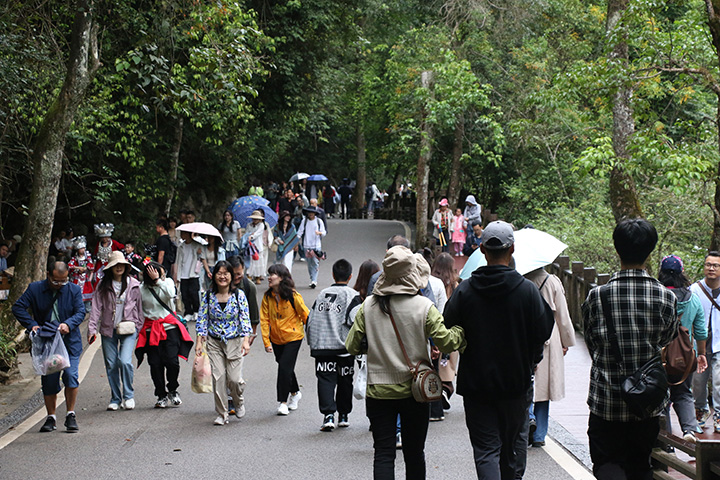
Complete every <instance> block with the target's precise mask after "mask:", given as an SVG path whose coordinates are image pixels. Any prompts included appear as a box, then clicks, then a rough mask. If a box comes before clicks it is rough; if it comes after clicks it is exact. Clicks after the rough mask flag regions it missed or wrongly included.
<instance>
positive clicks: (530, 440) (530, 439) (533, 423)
mask: <svg viewBox="0 0 720 480" xmlns="http://www.w3.org/2000/svg"><path fill="white" fill-rule="evenodd" d="M535 430H537V422H536V421H535V419H534V418H531V419H530V428H529V431H528V445H532V444H533V434H534V433H535Z"/></svg>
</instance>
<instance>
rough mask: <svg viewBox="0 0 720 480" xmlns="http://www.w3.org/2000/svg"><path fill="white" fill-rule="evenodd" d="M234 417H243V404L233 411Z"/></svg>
mask: <svg viewBox="0 0 720 480" xmlns="http://www.w3.org/2000/svg"><path fill="white" fill-rule="evenodd" d="M235 416H236V417H237V418H243V417H244V416H245V404H243V405H240V407H238V408H236V409H235Z"/></svg>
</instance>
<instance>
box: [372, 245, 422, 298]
mask: <svg viewBox="0 0 720 480" xmlns="http://www.w3.org/2000/svg"><path fill="white" fill-rule="evenodd" d="M382 266H383V272H382V273H381V274H380V278H378V281H377V283H376V284H375V288H373V292H372V293H373V295H383V296H386V295H415V294H417V293H418V291H419V290H421V289H423V288H425V287H426V286H427V284H428V280H429V278H430V265H428V263H427V261H426V260H425V259H424V258H423V257H422V255H420V254H414V253H412V250H410V249H409V248H407V247H403V246H401V245H398V246H395V247H392V248H391V249H389V250H388V251H387V253H386V254H385V258H384V259H383V262H382Z"/></svg>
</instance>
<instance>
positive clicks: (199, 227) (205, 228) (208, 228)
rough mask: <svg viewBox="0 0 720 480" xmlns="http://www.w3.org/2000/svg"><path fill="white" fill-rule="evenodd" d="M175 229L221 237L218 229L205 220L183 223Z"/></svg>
mask: <svg viewBox="0 0 720 480" xmlns="http://www.w3.org/2000/svg"><path fill="white" fill-rule="evenodd" d="M176 230H177V231H178V232H189V233H198V234H200V235H210V236H211V237H218V238H222V234H221V233H220V230H218V229H217V228H215V227H214V226H212V225H210V224H209V223H205V222H192V223H183V224H182V225H180V226H179V227H177V228H176Z"/></svg>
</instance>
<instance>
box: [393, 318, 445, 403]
mask: <svg viewBox="0 0 720 480" xmlns="http://www.w3.org/2000/svg"><path fill="white" fill-rule="evenodd" d="M389 315H390V321H391V322H392V326H393V329H394V330H395V335H396V336H397V339H398V342H399V343H400V349H401V350H402V353H403V355H404V356H405V361H406V362H407V364H408V367H410V372H411V373H412V375H413V380H412V395H413V398H414V399H415V401H416V402H420V403H430V402H437V401H439V400H440V399H441V398H442V381H441V380H440V375H438V373H437V372H436V371H435V369H433V368H432V367H431V366H429V365H425V364H423V363H422V361H420V362H418V363H417V364H415V365H413V364H412V362H411V361H410V357H409V356H408V354H407V352H406V351H405V345H404V344H403V341H402V338H401V337H400V332H399V331H398V328H397V325H395V318H393V315H392V312H389Z"/></svg>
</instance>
